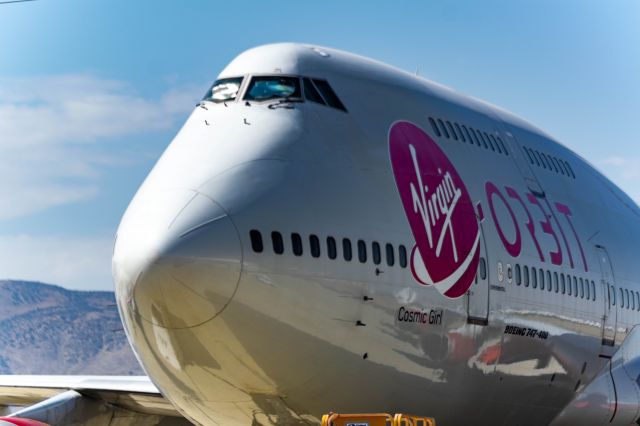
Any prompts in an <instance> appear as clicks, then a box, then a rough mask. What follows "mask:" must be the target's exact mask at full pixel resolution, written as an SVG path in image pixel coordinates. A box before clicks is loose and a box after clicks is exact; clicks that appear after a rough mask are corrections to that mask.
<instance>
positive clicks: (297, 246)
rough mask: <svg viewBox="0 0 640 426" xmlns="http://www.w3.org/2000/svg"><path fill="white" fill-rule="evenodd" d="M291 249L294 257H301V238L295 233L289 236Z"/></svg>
mask: <svg viewBox="0 0 640 426" xmlns="http://www.w3.org/2000/svg"><path fill="white" fill-rule="evenodd" d="M291 247H292V249H293V254H295V255H296V256H302V237H301V236H300V234H297V233H295V232H294V233H293V234H291Z"/></svg>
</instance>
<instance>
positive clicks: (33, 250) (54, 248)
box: [0, 235, 113, 290]
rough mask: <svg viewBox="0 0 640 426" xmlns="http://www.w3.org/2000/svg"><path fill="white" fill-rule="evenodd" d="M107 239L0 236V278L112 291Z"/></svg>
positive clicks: (109, 245)
mask: <svg viewBox="0 0 640 426" xmlns="http://www.w3.org/2000/svg"><path fill="white" fill-rule="evenodd" d="M112 250H113V238H110V237H86V238H73V237H71V238H70V237H66V236H65V237H36V236H30V235H19V236H0V259H2V264H1V265H0V277H2V278H9V279H23V280H33V281H42V282H45V283H51V284H58V285H62V286H64V287H67V288H73V289H81V290H113V284H112V279H111V254H112Z"/></svg>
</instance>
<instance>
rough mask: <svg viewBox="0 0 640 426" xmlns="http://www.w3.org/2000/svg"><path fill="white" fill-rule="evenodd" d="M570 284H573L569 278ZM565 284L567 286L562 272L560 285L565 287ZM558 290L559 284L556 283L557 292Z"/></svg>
mask: <svg viewBox="0 0 640 426" xmlns="http://www.w3.org/2000/svg"><path fill="white" fill-rule="evenodd" d="M556 284H557V283H556ZM569 285H571V280H569ZM564 286H565V282H564V275H562V274H560V287H564ZM557 292H558V286H557V285H556V293H557Z"/></svg>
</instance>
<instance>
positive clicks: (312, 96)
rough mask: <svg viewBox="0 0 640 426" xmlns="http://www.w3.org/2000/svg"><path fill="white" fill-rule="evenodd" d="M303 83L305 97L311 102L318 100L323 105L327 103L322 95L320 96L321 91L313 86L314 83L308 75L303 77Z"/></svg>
mask: <svg viewBox="0 0 640 426" xmlns="http://www.w3.org/2000/svg"><path fill="white" fill-rule="evenodd" d="M302 83H303V86H304V97H305V98H307V99H308V100H310V101H311V102H316V103H319V104H322V105H326V104H325V103H324V100H323V99H322V96H320V93H318V91H317V90H316V88H315V87H314V86H313V83H312V82H311V79H309V78H308V77H304V78H303V79H302Z"/></svg>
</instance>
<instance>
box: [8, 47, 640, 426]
mask: <svg viewBox="0 0 640 426" xmlns="http://www.w3.org/2000/svg"><path fill="white" fill-rule="evenodd" d="M639 242H640V208H639V207H638V205H636V204H635V202H634V201H632V200H631V198H629V197H628V196H627V195H626V194H625V193H624V192H623V191H621V190H620V189H619V188H618V187H616V186H615V185H614V184H613V183H612V182H610V181H609V180H608V179H607V178H606V177H605V176H603V175H602V174H601V173H600V172H599V171H598V170H596V169H595V168H594V167H593V166H592V165H590V164H589V163H588V162H587V161H585V160H584V159H583V158H582V157H580V156H579V155H578V154H576V153H575V152H573V151H572V150H570V149H569V148H567V147H566V146H564V145H562V144H561V143H560V142H558V141H557V140H556V139H555V138H553V137H552V136H550V135H549V134H547V133H545V132H544V131H542V130H540V129H538V128H537V127H535V126H533V125H531V124H529V123H528V122H526V121H525V120H523V119H521V118H519V117H516V116H515V115H513V114H511V113H509V112H507V111H505V110H503V109H500V108H498V107H495V106H492V105H490V104H488V103H486V102H483V101H480V100H478V99H475V98H471V97H467V96H463V95H460V94H458V93H456V92H455V91H453V90H451V89H448V88H446V87H444V86H441V85H439V84H437V83H434V82H431V81H428V80H426V79H424V78H422V77H419V76H416V75H413V74H411V73H407V72H404V71H401V70H399V69H396V68H393V67H391V66H388V65H385V64H383V63H380V62H377V61H374V60H371V59H367V58H364V57H361V56H357V55H354V54H351V53H347V52H344V51H340V50H335V49H330V48H325V47H318V46H313V45H306V44H294V43H281V44H270V45H265V46H260V47H256V48H253V49H250V50H248V51H246V52H244V53H242V54H240V55H239V56H238V57H236V58H235V59H234V60H233V61H232V62H231V63H230V64H229V65H228V66H227V67H226V68H225V69H224V70H223V71H222V72H221V73H220V75H219V77H218V79H217V80H216V81H215V83H214V84H213V85H212V86H211V88H210V90H209V91H208V92H207V94H206V95H205V97H204V98H203V99H202V101H201V102H200V103H198V105H197V106H196V107H195V108H194V110H193V112H192V113H191V115H190V116H189V118H188V120H187V121H186V123H185V124H184V126H183V127H182V129H181V130H180V131H179V133H178V134H177V135H176V136H175V138H174V139H173V141H172V142H171V144H169V146H168V147H167V149H166V151H165V152H164V153H163V154H162V156H161V157H160V159H159V160H158V162H157V164H156V165H155V167H154V168H153V170H152V171H151V172H150V174H149V176H148V177H147V178H146V180H145V181H144V183H143V184H142V186H141V187H140V189H139V190H138V192H137V193H136V195H135V197H134V198H133V200H132V201H131V204H130V205H129V207H128V209H127V211H126V213H125V214H124V217H123V218H122V221H121V224H120V226H119V228H118V231H117V235H116V242H115V247H114V253H113V277H114V282H115V291H116V299H117V303H118V308H119V311H120V314H121V317H122V321H123V324H124V329H125V331H126V334H127V336H128V339H129V342H130V343H131V346H132V348H133V350H134V352H135V354H136V356H137V358H138V360H139V361H140V364H141V365H142V366H143V368H144V370H145V372H146V373H147V374H148V378H144V377H143V378H130V379H127V378H113V379H110V378H108V377H100V378H91V377H87V378H82V377H80V378H77V377H67V378H64V377H53V378H46V376H44V377H43V376H39V377H38V376H36V377H33V376H29V377H20V376H3V377H0V395H2V397H0V402H1V403H3V404H7V405H9V403H10V402H14V403H15V402H20V401H22V405H27V406H26V408H24V409H22V410H20V411H18V412H17V413H14V415H13V417H11V416H9V417H4V418H3V421H7V422H10V424H20V423H16V422H17V421H18V420H17V419H18V418H21V419H23V420H21V421H26V420H24V419H27V418H28V419H33V420H36V421H42V422H46V423H50V424H73V422H76V423H77V424H91V423H90V422H89V421H90V419H94V418H97V417H99V416H103V417H104V416H105V413H111V412H115V413H116V414H117V415H113V416H112V417H111V418H110V419H107V420H100V421H102V422H103V423H99V422H98V420H95V421H96V423H94V424H118V425H120V424H170V423H169V422H180V421H185V422H186V421H188V422H192V423H194V424H200V425H250V424H251V425H308V424H319V422H320V419H321V416H322V414H323V413H328V412H340V411H342V412H407V413H413V414H416V415H429V416H432V417H434V418H435V419H436V420H437V423H438V424H442V425H465V424H474V425H485V424H492V425H514V424H517V425H542V424H552V425H558V426H560V425H577V424H580V425H630V424H640V423H638V418H639V417H640V335H639V334H640V332H639V331H638V328H637V327H636V324H638V321H639V319H640V293H639V291H640V283H639V282H638V277H640V261H639V260H640V248H639ZM128 380H133V382H129V381H128ZM47 398H48V399H47ZM56 398H57V399H56ZM43 399H44V401H42V400H43ZM38 401H42V402H39V403H37V402H38ZM32 403H35V405H33V406H29V405H28V404H32ZM92 404H93V405H92ZM92 407H93V408H92ZM95 407H98V408H95ZM127 415H128V416H129V417H127ZM77 419H82V420H77ZM113 419H118V420H117V421H118V422H116V420H113ZM127 419H135V420H132V423H127V422H126V421H127ZM11 422H13V423H11ZM144 422H146V423H144ZM163 422H164V423H163ZM34 424H35V423H34Z"/></svg>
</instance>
